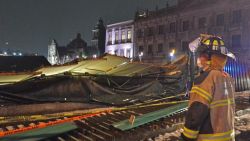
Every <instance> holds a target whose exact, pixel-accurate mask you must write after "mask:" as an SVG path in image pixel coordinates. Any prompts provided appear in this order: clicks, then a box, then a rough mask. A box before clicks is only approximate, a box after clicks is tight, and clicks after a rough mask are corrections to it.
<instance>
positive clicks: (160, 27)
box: [158, 25, 164, 35]
mask: <svg viewBox="0 0 250 141" xmlns="http://www.w3.org/2000/svg"><path fill="white" fill-rule="evenodd" d="M158 34H159V35H162V34H164V25H159V26H158Z"/></svg>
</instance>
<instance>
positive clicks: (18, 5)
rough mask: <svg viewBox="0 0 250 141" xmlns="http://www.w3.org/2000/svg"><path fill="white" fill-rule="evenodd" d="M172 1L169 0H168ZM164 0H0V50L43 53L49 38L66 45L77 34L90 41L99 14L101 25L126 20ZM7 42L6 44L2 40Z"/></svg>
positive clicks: (45, 50)
mask: <svg viewBox="0 0 250 141" xmlns="http://www.w3.org/2000/svg"><path fill="white" fill-rule="evenodd" d="M171 1H172V0H170V3H171ZM166 2H167V0H0V50H3V49H6V48H10V49H13V50H20V51H23V52H29V53H39V54H41V55H45V56H47V47H48V44H49V42H50V40H51V39H52V38H55V39H56V40H57V42H58V43H59V45H65V44H67V43H68V42H69V41H70V40H71V39H73V38H75V36H76V33H81V34H82V36H83V38H84V40H85V41H87V42H88V43H90V39H91V30H92V28H93V27H94V25H95V24H96V22H97V20H98V18H99V17H103V19H104V22H105V24H109V23H114V22H119V21H123V20H129V19H132V18H133V17H134V13H135V11H136V9H145V8H148V9H155V7H156V5H158V6H159V7H160V8H161V7H165V5H166ZM7 42H8V45H6V43H7Z"/></svg>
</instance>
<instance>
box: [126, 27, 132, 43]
mask: <svg viewBox="0 0 250 141" xmlns="http://www.w3.org/2000/svg"><path fill="white" fill-rule="evenodd" d="M131 38H132V32H131V29H129V30H128V33H127V41H128V42H131Z"/></svg>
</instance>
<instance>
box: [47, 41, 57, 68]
mask: <svg viewBox="0 0 250 141" xmlns="http://www.w3.org/2000/svg"><path fill="white" fill-rule="evenodd" d="M48 61H49V62H50V64H51V65H55V64H57V63H58V52H57V43H56V40H55V39H53V40H52V41H51V43H50V44H49V46H48Z"/></svg>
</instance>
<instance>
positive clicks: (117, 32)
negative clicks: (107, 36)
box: [115, 30, 119, 44]
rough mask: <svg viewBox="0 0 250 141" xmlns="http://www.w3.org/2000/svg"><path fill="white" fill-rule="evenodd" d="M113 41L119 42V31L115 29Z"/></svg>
mask: <svg viewBox="0 0 250 141" xmlns="http://www.w3.org/2000/svg"><path fill="white" fill-rule="evenodd" d="M115 43H116V44H118V43H119V31H118V30H117V31H115Z"/></svg>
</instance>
